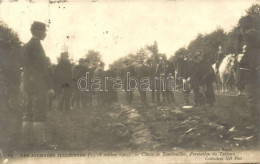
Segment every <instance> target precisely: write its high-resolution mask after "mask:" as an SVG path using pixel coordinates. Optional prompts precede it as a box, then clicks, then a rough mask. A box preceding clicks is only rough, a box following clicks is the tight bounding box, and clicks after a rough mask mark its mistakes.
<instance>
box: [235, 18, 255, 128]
mask: <svg viewBox="0 0 260 164" xmlns="http://www.w3.org/2000/svg"><path fill="white" fill-rule="evenodd" d="M239 25H240V31H241V35H242V39H243V41H244V43H245V45H246V47H247V49H246V52H245V54H244V57H243V58H242V59H241V62H240V64H239V67H240V71H241V76H240V81H241V83H242V84H243V86H245V91H246V99H247V106H248V109H249V111H250V114H251V118H252V119H253V120H254V121H256V122H257V123H259V109H257V105H259V103H258V102H257V100H259V94H260V90H259V88H260V87H259V86H260V78H259V75H260V21H259V20H254V19H253V18H252V17H251V16H246V17H242V18H241V19H240V20H239Z"/></svg>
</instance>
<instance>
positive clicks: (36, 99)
mask: <svg viewBox="0 0 260 164" xmlns="http://www.w3.org/2000/svg"><path fill="white" fill-rule="evenodd" d="M31 33H32V35H33V37H32V38H31V39H30V41H29V42H28V43H26V44H25V45H24V47H23V48H24V78H25V82H24V87H25V92H26V93H27V95H28V102H27V107H26V112H25V115H24V118H23V134H24V135H23V136H24V137H23V138H24V140H23V141H24V142H23V143H24V144H25V146H28V144H30V143H33V144H34V145H36V146H40V145H43V144H45V142H46V140H45V132H44V126H45V124H44V123H45V121H46V119H47V107H48V105H47V92H48V90H49V89H50V82H49V75H48V61H47V57H46V55H45V52H44V49H43V47H42V45H41V40H44V38H45V37H46V27H45V24H44V23H41V22H34V23H33V24H32V26H31ZM32 129H33V131H32ZM33 136H34V138H33Z"/></svg>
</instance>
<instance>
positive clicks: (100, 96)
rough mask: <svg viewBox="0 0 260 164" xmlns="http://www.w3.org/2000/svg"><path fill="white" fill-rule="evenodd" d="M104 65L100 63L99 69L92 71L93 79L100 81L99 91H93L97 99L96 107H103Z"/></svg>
mask: <svg viewBox="0 0 260 164" xmlns="http://www.w3.org/2000/svg"><path fill="white" fill-rule="evenodd" d="M104 67H105V63H103V62H100V64H99V67H98V68H97V69H96V70H95V71H94V73H93V77H94V78H98V79H99V80H100V84H101V85H100V87H99V89H101V90H97V91H95V93H96V98H97V105H103V104H104V77H105V76H104V75H105V71H104Z"/></svg>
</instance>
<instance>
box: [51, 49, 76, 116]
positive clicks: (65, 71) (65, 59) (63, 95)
mask: <svg viewBox="0 0 260 164" xmlns="http://www.w3.org/2000/svg"><path fill="white" fill-rule="evenodd" d="M54 78H55V80H54V81H55V90H56V93H57V96H58V97H59V110H66V111H69V110H70V107H71V104H70V100H71V96H72V64H71V61H70V60H69V54H68V53H67V52H63V53H61V55H60V58H59V61H58V64H57V66H56V68H55V70H54Z"/></svg>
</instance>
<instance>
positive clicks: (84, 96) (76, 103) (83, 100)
mask: <svg viewBox="0 0 260 164" xmlns="http://www.w3.org/2000/svg"><path fill="white" fill-rule="evenodd" d="M89 65H90V62H89V60H86V61H85V60H84V59H80V60H79V63H78V65H76V66H75V67H74V68H73V96H72V106H73V107H74V108H78V109H79V108H81V106H80V105H81V104H82V107H83V108H84V109H86V107H87V105H92V95H91V92H90V90H89V91H80V90H79V88H78V84H77V82H78V80H79V79H80V78H82V77H86V75H87V73H88V78H90V68H89ZM88 85H89V84H88Z"/></svg>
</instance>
